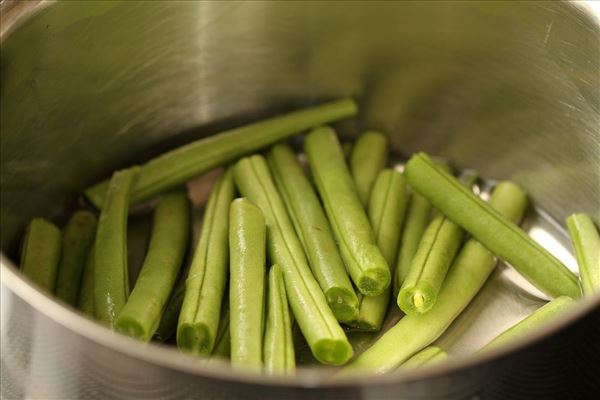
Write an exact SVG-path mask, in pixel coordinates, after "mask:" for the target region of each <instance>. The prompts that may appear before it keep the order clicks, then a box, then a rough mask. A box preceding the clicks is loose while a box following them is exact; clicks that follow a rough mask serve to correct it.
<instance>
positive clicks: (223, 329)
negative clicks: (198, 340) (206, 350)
mask: <svg viewBox="0 0 600 400" xmlns="http://www.w3.org/2000/svg"><path fill="white" fill-rule="evenodd" d="M230 354H231V335H230V334H229V308H226V309H225V312H223V314H222V315H221V320H220V321H219V330H218V331H217V339H216V340H215V347H214V349H213V352H212V354H211V356H210V359H211V360H213V359H228V358H229V356H230Z"/></svg>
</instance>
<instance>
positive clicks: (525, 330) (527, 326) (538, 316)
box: [479, 296, 575, 351]
mask: <svg viewBox="0 0 600 400" xmlns="http://www.w3.org/2000/svg"><path fill="white" fill-rule="evenodd" d="M574 304H575V301H574V300H573V299H571V298H570V297H567V296H560V297H557V298H555V299H554V300H552V301H551V302H549V303H546V304H545V305H544V306H542V307H540V308H538V309H537V310H536V311H534V312H533V313H531V314H530V315H529V316H527V317H526V318H525V319H524V320H522V321H521V322H519V323H517V324H516V325H513V326H512V327H510V328H508V329H507V330H505V331H504V332H502V333H501V334H500V335H498V336H496V337H495V338H494V339H493V340H492V341H491V342H489V343H488V344H486V345H485V346H484V347H482V348H481V350H479V351H486V350H489V349H492V348H496V347H498V346H501V345H503V344H505V343H508V342H510V341H512V340H515V339H518V338H520V337H523V336H526V335H527V334H529V333H530V332H532V331H534V330H535V329H537V328H538V327H540V326H542V325H544V324H545V323H547V322H548V321H550V320H552V319H553V318H555V317H556V316H557V315H558V314H560V313H562V312H564V311H565V310H566V309H568V308H569V307H571V306H573V305H574Z"/></svg>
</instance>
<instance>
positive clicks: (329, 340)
mask: <svg viewBox="0 0 600 400" xmlns="http://www.w3.org/2000/svg"><path fill="white" fill-rule="evenodd" d="M234 176H235V183H236V185H237V187H238V189H239V190H240V192H241V193H242V195H244V196H246V197H247V198H248V199H249V200H251V201H252V202H254V203H255V204H256V205H258V207H259V208H260V209H261V210H262V212H263V214H264V216H265V220H266V223H267V234H268V236H269V238H268V239H269V240H268V241H267V245H268V251H269V258H270V261H271V263H273V264H279V265H280V266H281V269H282V270H283V274H284V281H285V288H286V292H287V296H288V300H289V302H290V305H291V307H292V311H293V313H294V316H295V318H296V320H297V321H298V325H299V326H300V329H301V330H302V333H303V335H304V337H305V338H306V341H307V342H308V344H309V346H310V349H311V351H312V353H313V355H314V356H315V358H316V359H317V360H319V361H320V362H322V363H325V364H336V365H339V364H343V363H345V362H346V361H348V359H349V358H350V357H351V356H352V347H351V346H350V343H349V342H348V339H347V338H346V335H345V334H344V331H343V330H342V328H341V327H340V325H339V324H338V323H337V320H336V319H335V317H334V315H333V312H332V311H331V309H330V308H329V306H328V305H327V300H326V299H325V295H324V294H323V292H322V291H321V288H320V287H319V285H318V283H317V281H316V280H315V278H314V276H313V275H312V272H311V270H310V268H309V267H308V263H307V261H306V256H305V255H304V251H303V249H302V244H301V243H300V240H299V239H298V237H297V236H296V233H295V232H294V227H293V226H292V222H291V221H290V218H289V216H288V214H287V212H286V210H285V206H284V204H283V200H282V199H281V197H280V195H279V193H278V192H277V189H276V188H275V185H274V184H273V180H272V178H271V176H270V174H269V169H268V168H267V163H266V161H265V159H264V158H263V157H262V156H258V155H255V156H252V157H246V158H244V159H242V160H240V161H238V162H237V164H236V165H235V167H234Z"/></svg>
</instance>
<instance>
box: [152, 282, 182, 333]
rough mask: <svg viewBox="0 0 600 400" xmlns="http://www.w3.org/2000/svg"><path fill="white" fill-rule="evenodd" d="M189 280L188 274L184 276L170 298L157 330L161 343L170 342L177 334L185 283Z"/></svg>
mask: <svg viewBox="0 0 600 400" xmlns="http://www.w3.org/2000/svg"><path fill="white" fill-rule="evenodd" d="M186 279H187V273H185V274H184V275H182V276H181V277H180V278H179V280H178V281H177V283H176V284H175V288H174V289H173V292H172V293H171V296H170V297H169V301H168V302H167V305H166V307H165V311H163V314H162V316H161V317H160V322H159V323H158V328H156V338H157V339H158V340H161V341H163V342H164V341H167V340H169V339H170V338H171V337H172V336H173V335H174V334H175V332H177V321H178V320H179V313H180V312H181V305H182V304H183V296H184V295H185V281H186Z"/></svg>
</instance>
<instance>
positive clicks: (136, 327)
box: [115, 317, 152, 342]
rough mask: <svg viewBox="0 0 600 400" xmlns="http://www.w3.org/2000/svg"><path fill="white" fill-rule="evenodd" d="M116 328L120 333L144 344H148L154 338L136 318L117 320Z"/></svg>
mask: <svg viewBox="0 0 600 400" xmlns="http://www.w3.org/2000/svg"><path fill="white" fill-rule="evenodd" d="M115 328H116V330H117V331H118V332H121V333H122V334H124V335H127V336H130V337H132V338H134V339H138V340H141V341H143V342H148V341H149V340H150V338H151V337H152V333H148V332H146V331H145V330H144V327H143V326H142V325H141V324H140V323H139V321H137V320H136V319H134V318H128V317H122V318H119V319H117V323H116V324H115Z"/></svg>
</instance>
